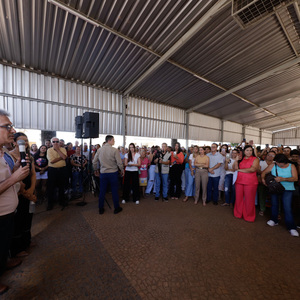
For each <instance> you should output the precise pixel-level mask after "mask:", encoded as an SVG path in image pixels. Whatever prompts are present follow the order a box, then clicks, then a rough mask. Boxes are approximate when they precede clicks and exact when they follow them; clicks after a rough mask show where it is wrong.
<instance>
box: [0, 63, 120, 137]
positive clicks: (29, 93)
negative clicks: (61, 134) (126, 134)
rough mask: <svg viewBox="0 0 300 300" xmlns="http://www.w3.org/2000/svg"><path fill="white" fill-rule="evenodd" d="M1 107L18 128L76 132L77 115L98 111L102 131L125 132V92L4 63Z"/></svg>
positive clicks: (0, 75) (0, 95) (1, 69)
mask: <svg viewBox="0 0 300 300" xmlns="http://www.w3.org/2000/svg"><path fill="white" fill-rule="evenodd" d="M0 78H1V80H0V108H3V109H6V110H8V111H9V112H10V113H11V115H12V120H13V122H14V124H15V126H16V127H18V128H24V129H40V130H60V131H74V130H75V124H74V123H75V122H74V120H75V117H76V116H78V115H82V114H83V112H86V111H90V112H98V113H99V114H100V115H99V119H100V134H103V133H112V134H122V130H121V129H122V128H121V126H122V98H121V95H119V94H117V93H114V92H111V91H108V90H102V89H98V88H94V87H90V86H85V85H82V84H78V83H75V82H70V81H66V80H63V79H58V78H56V77H52V76H45V75H41V74H37V73H34V72H28V71H24V70H21V69H18V68H12V67H9V66H4V65H1V64H0Z"/></svg>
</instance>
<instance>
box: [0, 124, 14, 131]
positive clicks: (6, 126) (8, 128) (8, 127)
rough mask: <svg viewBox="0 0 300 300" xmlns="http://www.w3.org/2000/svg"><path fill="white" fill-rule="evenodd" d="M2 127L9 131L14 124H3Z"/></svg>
mask: <svg viewBox="0 0 300 300" xmlns="http://www.w3.org/2000/svg"><path fill="white" fill-rule="evenodd" d="M0 127H1V128H5V129H6V130H7V131H11V130H12V129H13V128H14V125H1V126H0Z"/></svg>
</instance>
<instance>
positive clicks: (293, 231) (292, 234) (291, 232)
mask: <svg viewBox="0 0 300 300" xmlns="http://www.w3.org/2000/svg"><path fill="white" fill-rule="evenodd" d="M290 234H291V236H299V233H298V231H297V230H296V229H291V230H290Z"/></svg>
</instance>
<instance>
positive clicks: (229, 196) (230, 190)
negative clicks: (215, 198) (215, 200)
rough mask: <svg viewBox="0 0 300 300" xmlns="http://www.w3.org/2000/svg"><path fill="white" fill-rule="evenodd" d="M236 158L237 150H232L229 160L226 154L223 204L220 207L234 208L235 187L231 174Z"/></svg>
mask: <svg viewBox="0 0 300 300" xmlns="http://www.w3.org/2000/svg"><path fill="white" fill-rule="evenodd" d="M237 157H238V151H237V149H233V150H232V152H231V158H230V154H229V153H227V154H226V159H225V171H226V175H225V188H224V189H225V203H223V204H222V206H230V207H233V206H234V202H235V186H234V184H233V174H234V169H233V164H234V162H235V161H236V159H237Z"/></svg>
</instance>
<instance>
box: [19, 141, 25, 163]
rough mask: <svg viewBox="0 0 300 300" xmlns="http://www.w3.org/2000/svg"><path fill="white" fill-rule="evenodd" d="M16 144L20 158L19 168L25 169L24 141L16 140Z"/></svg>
mask: <svg viewBox="0 0 300 300" xmlns="http://www.w3.org/2000/svg"><path fill="white" fill-rule="evenodd" d="M17 144H18V146H19V152H20V156H21V166H22V167H25V166H26V159H25V158H26V151H25V141H23V140H18V141H17Z"/></svg>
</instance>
